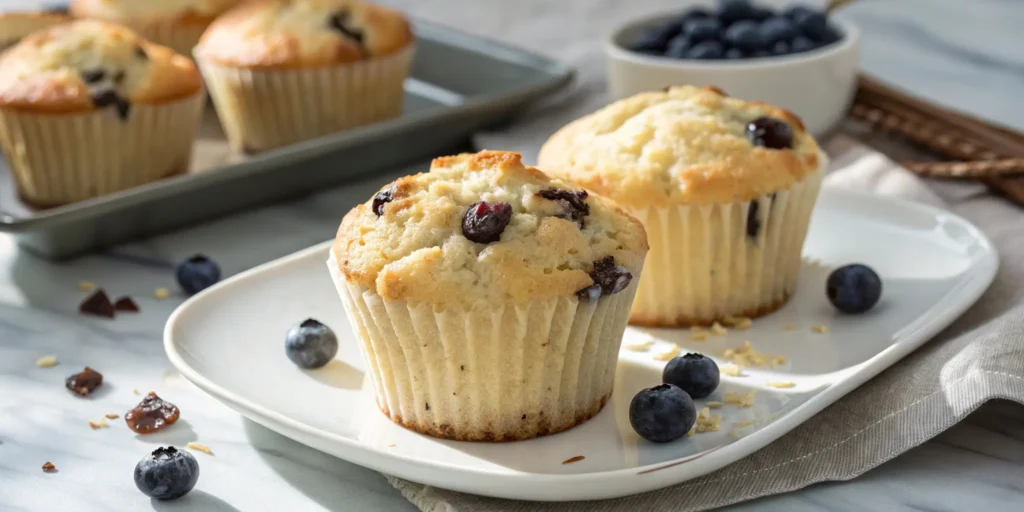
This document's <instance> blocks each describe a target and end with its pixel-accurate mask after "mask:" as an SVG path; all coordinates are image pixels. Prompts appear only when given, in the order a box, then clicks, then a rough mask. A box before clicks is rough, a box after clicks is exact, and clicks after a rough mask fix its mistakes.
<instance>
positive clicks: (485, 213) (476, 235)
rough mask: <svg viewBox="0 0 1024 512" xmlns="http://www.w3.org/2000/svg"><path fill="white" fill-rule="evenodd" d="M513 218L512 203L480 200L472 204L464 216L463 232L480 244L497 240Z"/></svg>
mask: <svg viewBox="0 0 1024 512" xmlns="http://www.w3.org/2000/svg"><path fill="white" fill-rule="evenodd" d="M511 219H512V205H510V204H508V203H488V202H487V201H480V202H478V203H474V204H473V205H471V206H470V207H469V209H468V210H466V214H465V215H464V216H463V217H462V234H463V235H465V237H466V238H468V239H470V240H472V241H473V242H476V243H479V244H489V243H491V242H497V241H498V240H500V239H501V233H502V232H504V231H505V226H508V222H509V221H510V220H511Z"/></svg>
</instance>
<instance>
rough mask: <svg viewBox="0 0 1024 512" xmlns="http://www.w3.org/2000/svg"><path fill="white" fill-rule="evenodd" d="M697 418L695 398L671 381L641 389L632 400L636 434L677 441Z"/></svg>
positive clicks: (631, 413) (658, 440) (631, 421)
mask: <svg viewBox="0 0 1024 512" xmlns="http://www.w3.org/2000/svg"><path fill="white" fill-rule="evenodd" d="M696 421H697V408H696V407H695V406H694V405H693V399H691V398H690V395H687V394H686V392H685V391H683V390H682V389H679V388H678V387H676V386H673V385H671V384H661V385H659V386H654V387H653V388H647V389H645V390H643V391H640V392H639V393H637V394H636V396H634V397H633V401H631V402H630V403H629V424H630V425H632V427H633V430H634V431H636V433H637V435H639V436H640V437H642V438H644V439H646V440H648V441H651V442H652V443H667V442H669V441H675V440H676V439H679V438H680V437H683V436H684V435H686V433H687V432H689V431H690V428H691V427H693V424H694V422H696Z"/></svg>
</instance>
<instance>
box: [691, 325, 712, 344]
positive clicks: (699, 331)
mask: <svg viewBox="0 0 1024 512" xmlns="http://www.w3.org/2000/svg"><path fill="white" fill-rule="evenodd" d="M709 334H710V333H709V332H708V331H707V329H705V328H703V327H700V326H696V325H695V326H693V327H690V341H707V339H708V335H709Z"/></svg>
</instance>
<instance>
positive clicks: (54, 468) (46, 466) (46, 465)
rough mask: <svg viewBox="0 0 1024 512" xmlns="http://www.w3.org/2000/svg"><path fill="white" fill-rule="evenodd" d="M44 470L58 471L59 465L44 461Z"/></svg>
mask: <svg viewBox="0 0 1024 512" xmlns="http://www.w3.org/2000/svg"><path fill="white" fill-rule="evenodd" d="M43 472H44V473H56V472H57V466H54V465H53V463H52V462H49V461H47V462H44V463H43Z"/></svg>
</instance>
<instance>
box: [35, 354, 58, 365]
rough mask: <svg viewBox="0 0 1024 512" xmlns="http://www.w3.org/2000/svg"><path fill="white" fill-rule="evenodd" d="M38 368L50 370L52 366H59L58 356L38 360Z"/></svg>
mask: <svg viewBox="0 0 1024 512" xmlns="http://www.w3.org/2000/svg"><path fill="white" fill-rule="evenodd" d="M36 366H38V367H40V368H50V367H51V366H57V356H43V357H40V358H39V359H36Z"/></svg>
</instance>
